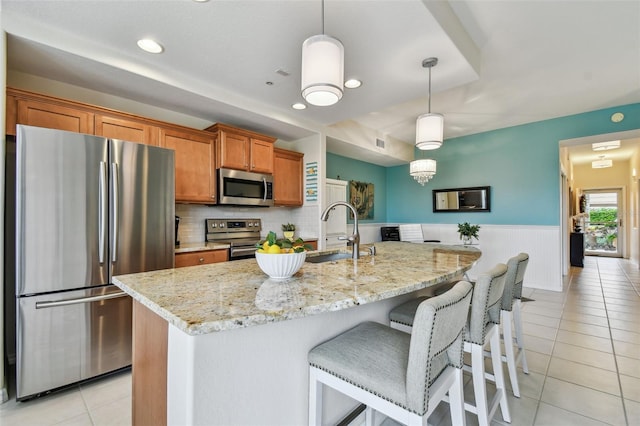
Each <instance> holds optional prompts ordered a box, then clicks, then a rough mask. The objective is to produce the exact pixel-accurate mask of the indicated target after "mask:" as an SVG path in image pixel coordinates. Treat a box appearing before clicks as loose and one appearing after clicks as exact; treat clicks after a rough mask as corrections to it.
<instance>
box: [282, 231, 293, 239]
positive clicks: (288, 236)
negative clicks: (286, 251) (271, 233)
mask: <svg viewBox="0 0 640 426" xmlns="http://www.w3.org/2000/svg"><path fill="white" fill-rule="evenodd" d="M293 234H294V231H284V237H285V238H286V239H287V240H289V241H293Z"/></svg>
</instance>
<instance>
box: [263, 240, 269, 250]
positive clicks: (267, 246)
mask: <svg viewBox="0 0 640 426" xmlns="http://www.w3.org/2000/svg"><path fill="white" fill-rule="evenodd" d="M262 248H263V249H264V250H267V249H269V241H265V242H264V243H262Z"/></svg>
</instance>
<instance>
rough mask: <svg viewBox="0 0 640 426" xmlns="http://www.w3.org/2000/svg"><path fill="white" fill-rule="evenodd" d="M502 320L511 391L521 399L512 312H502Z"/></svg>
mask: <svg viewBox="0 0 640 426" xmlns="http://www.w3.org/2000/svg"><path fill="white" fill-rule="evenodd" d="M501 314H502V319H501V320H500V322H501V323H502V335H503V337H504V338H503V339H502V340H503V341H504V353H505V358H506V360H507V368H508V370H509V379H510V381H511V389H513V395H514V396H515V397H517V398H520V386H519V385H518V373H517V370H516V355H515V353H514V351H513V328H512V324H511V322H512V320H513V316H512V313H511V312H510V311H504V310H503V311H501Z"/></svg>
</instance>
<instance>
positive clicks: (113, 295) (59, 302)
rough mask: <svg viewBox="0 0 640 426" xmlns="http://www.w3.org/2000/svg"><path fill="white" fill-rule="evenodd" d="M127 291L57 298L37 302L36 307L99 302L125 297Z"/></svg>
mask: <svg viewBox="0 0 640 426" xmlns="http://www.w3.org/2000/svg"><path fill="white" fill-rule="evenodd" d="M126 295H127V293H125V292H124V291H118V292H116V293H109V294H102V295H99V296H89V297H77V298H75V299H65V300H57V301H55V302H36V309H44V308H55V307H58V306H67V305H76V304H78V303H90V302H99V301H101V300H108V299H116V298H118V297H124V296H126Z"/></svg>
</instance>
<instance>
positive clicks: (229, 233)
mask: <svg viewBox="0 0 640 426" xmlns="http://www.w3.org/2000/svg"><path fill="white" fill-rule="evenodd" d="M261 230H262V222H261V221H260V219H205V241H225V242H231V241H233V240H234V239H240V238H242V239H247V238H254V239H256V240H259V239H260V231H261Z"/></svg>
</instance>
